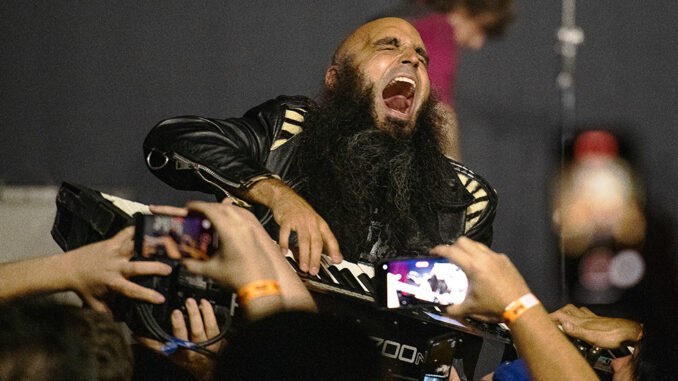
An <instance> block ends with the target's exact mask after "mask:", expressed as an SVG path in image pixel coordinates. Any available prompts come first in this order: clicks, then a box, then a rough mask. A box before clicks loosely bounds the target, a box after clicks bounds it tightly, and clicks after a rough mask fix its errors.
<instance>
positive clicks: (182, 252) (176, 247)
mask: <svg viewBox="0 0 678 381" xmlns="http://www.w3.org/2000/svg"><path fill="white" fill-rule="evenodd" d="M135 226H136V231H135V238H134V248H135V254H136V256H137V258H138V259H142V260H143V259H146V260H159V259H182V258H191V259H198V260H208V259H209V258H210V257H211V256H212V255H213V254H214V253H215V252H216V250H217V249H218V248H219V237H218V236H217V233H216V231H215V229H214V227H213V226H212V222H210V220H208V219H207V218H205V216H203V215H200V214H189V215H188V216H186V217H179V216H168V215H146V214H137V215H136V216H135Z"/></svg>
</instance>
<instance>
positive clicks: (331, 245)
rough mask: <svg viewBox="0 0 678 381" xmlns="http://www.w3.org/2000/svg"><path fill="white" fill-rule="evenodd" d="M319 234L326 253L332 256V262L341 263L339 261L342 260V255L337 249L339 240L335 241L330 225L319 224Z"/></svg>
mask: <svg viewBox="0 0 678 381" xmlns="http://www.w3.org/2000/svg"><path fill="white" fill-rule="evenodd" d="M320 234H321V236H322V240H323V243H324V247H325V250H326V253H327V255H329V256H330V258H332V262H334V263H341V261H343V260H344V256H343V255H342V254H341V251H340V250H339V242H337V239H336V238H335V237H334V234H332V231H331V230H330V227H329V226H328V225H327V223H323V224H321V225H320Z"/></svg>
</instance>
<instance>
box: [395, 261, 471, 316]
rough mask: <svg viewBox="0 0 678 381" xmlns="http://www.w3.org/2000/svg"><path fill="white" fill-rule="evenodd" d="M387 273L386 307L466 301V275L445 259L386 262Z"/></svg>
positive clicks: (448, 303) (447, 303)
mask: <svg viewBox="0 0 678 381" xmlns="http://www.w3.org/2000/svg"><path fill="white" fill-rule="evenodd" d="M382 266H383V270H385V272H386V306H387V307H388V308H398V307H407V306H412V305H417V304H430V303H435V304H441V305H450V304H457V303H461V302H463V301H464V298H465V297H466V291H467V289H468V279H467V278H466V274H464V272H463V271H462V270H461V269H460V268H459V267H457V266H456V265H455V264H452V263H450V262H448V261H447V260H446V259H444V258H436V259H409V260H402V261H391V262H387V263H383V264H382Z"/></svg>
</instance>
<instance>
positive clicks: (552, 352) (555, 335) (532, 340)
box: [509, 305, 598, 381]
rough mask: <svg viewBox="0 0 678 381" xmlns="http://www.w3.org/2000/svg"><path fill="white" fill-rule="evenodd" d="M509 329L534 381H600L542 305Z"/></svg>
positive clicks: (526, 312) (531, 310) (525, 314)
mask: <svg viewBox="0 0 678 381" xmlns="http://www.w3.org/2000/svg"><path fill="white" fill-rule="evenodd" d="M509 328H510V329H511V336H512V338H513V343H514V344H515V346H516V348H517V350H518V353H519V355H520V357H522V358H524V359H525V362H526V363H527V367H528V369H529V370H530V374H531V375H532V377H533V379H534V380H536V381H539V380H598V377H597V376H596V374H595V372H594V371H593V369H592V368H591V367H590V366H589V365H588V363H587V362H586V360H585V359H584V357H582V356H581V355H580V354H579V353H578V352H577V350H576V349H575V347H574V346H573V345H572V343H570V342H569V341H568V340H567V338H566V337H565V335H563V334H562V333H561V332H560V330H558V327H557V326H556V325H555V323H553V322H552V321H551V319H550V318H549V316H548V314H547V312H546V310H545V309H544V307H543V306H541V305H537V306H535V307H532V308H531V309H530V310H528V311H525V312H524V313H523V314H522V315H521V316H520V317H519V318H518V319H517V320H516V321H515V322H513V323H511V324H510V325H509Z"/></svg>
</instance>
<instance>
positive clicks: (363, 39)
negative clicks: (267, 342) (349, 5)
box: [332, 17, 428, 64]
mask: <svg viewBox="0 0 678 381" xmlns="http://www.w3.org/2000/svg"><path fill="white" fill-rule="evenodd" d="M388 27H393V28H397V29H400V30H402V31H403V32H409V33H410V34H412V35H413V36H414V35H416V37H417V39H418V40H419V42H420V43H421V47H422V48H424V42H423V41H421V37H420V36H419V32H417V30H416V29H415V28H414V27H413V26H412V24H410V23H408V22H407V21H405V20H403V19H400V18H397V17H384V18H380V19H376V20H373V21H370V22H368V23H367V24H363V25H362V26H360V27H359V28H358V29H356V30H355V31H353V33H351V34H350V35H348V37H346V38H345V39H344V41H342V42H341V44H340V45H339V46H338V47H337V49H336V50H335V51H334V55H333V56H332V64H336V63H337V62H339V61H340V60H341V59H343V58H346V57H349V56H350V55H351V53H352V52H353V51H354V50H355V49H356V48H361V47H362V48H365V47H366V46H367V45H368V44H369V42H370V36H371V35H372V34H373V33H374V32H375V31H378V30H380V29H382V28H388ZM425 51H426V50H425V48H424V52H425ZM426 58H427V60H428V55H427V56H426Z"/></svg>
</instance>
